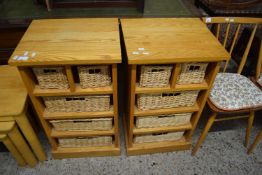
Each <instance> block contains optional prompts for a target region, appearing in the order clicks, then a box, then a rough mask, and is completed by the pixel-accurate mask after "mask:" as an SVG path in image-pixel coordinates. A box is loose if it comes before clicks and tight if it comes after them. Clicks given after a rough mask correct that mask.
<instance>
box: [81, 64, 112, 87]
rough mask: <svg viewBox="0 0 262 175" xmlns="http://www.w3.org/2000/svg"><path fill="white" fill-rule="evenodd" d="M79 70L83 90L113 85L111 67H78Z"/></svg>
mask: <svg viewBox="0 0 262 175" xmlns="http://www.w3.org/2000/svg"><path fill="white" fill-rule="evenodd" d="M77 69H78V74H79V79H80V85H81V87H82V88H92V87H104V86H109V85H111V77H110V70H109V66H104V65H101V66H78V67H77Z"/></svg>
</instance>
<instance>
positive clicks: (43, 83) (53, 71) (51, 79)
mask: <svg viewBox="0 0 262 175" xmlns="http://www.w3.org/2000/svg"><path fill="white" fill-rule="evenodd" d="M33 72H34V74H35V76H36V79H37V81H38V84H39V87H40V88H41V89H68V88H69V84H68V80H67V77H66V73H65V69H64V68H63V67H46V68H33Z"/></svg>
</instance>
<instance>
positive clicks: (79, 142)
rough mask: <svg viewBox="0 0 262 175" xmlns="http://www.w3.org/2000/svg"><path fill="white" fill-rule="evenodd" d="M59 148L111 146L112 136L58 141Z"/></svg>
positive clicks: (61, 139)
mask: <svg viewBox="0 0 262 175" xmlns="http://www.w3.org/2000/svg"><path fill="white" fill-rule="evenodd" d="M58 142H59V146H60V147H87V146H107V145H112V144H113V139H112V136H98V137H77V138H60V139H58Z"/></svg>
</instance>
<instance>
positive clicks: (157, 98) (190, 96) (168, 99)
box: [137, 91, 199, 110]
mask: <svg viewBox="0 0 262 175" xmlns="http://www.w3.org/2000/svg"><path fill="white" fill-rule="evenodd" d="M198 93H199V91H182V92H175V93H162V94H138V95H137V107H138V109H139V110H149V109H159V108H175V107H185V106H187V107H188V106H193V105H194V104H195V102H196V99H197V96H198Z"/></svg>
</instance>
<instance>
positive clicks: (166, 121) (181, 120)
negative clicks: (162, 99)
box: [136, 113, 192, 128]
mask: <svg viewBox="0 0 262 175" xmlns="http://www.w3.org/2000/svg"><path fill="white" fill-rule="evenodd" d="M191 115H192V113H181V114H171V115H160V116H147V117H137V119H136V127H137V128H155V127H162V126H178V125H185V124H188V123H189V122H190V118H191Z"/></svg>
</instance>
